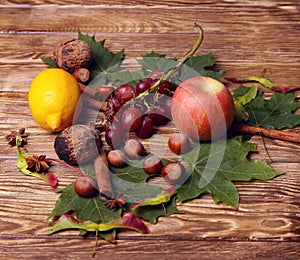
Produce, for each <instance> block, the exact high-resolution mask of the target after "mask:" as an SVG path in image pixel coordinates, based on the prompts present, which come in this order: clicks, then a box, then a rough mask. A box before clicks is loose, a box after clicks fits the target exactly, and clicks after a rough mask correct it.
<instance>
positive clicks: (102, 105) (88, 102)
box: [82, 95, 107, 112]
mask: <svg viewBox="0 0 300 260" xmlns="http://www.w3.org/2000/svg"><path fill="white" fill-rule="evenodd" d="M82 100H83V104H84V105H85V106H87V107H89V108H91V109H94V110H97V111H103V112H105V111H106V108H107V103H106V102H101V101H99V100H96V99H94V98H92V97H89V96H87V95H82Z"/></svg>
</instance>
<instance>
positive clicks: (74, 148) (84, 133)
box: [54, 125, 101, 165]
mask: <svg viewBox="0 0 300 260" xmlns="http://www.w3.org/2000/svg"><path fill="white" fill-rule="evenodd" d="M100 147H101V137H100V131H98V130H92V129H91V128H89V127H88V126H86V125H72V126H69V127H67V128H65V129H64V130H63V131H62V132H61V133H60V134H58V135H57V136H56V138H55V142H54V149H55V152H56V154H57V156H58V158H59V159H61V160H63V161H65V162H66V163H69V164H71V165H77V164H79V163H86V162H88V161H90V160H92V159H94V158H95V157H96V156H97V155H98V154H99V152H98V151H99V149H100Z"/></svg>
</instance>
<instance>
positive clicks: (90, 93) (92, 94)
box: [78, 82, 102, 101]
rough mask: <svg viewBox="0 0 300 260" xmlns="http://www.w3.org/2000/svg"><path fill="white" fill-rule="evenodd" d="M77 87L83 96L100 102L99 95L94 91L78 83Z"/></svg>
mask: <svg viewBox="0 0 300 260" xmlns="http://www.w3.org/2000/svg"><path fill="white" fill-rule="evenodd" d="M78 85H79V87H80V90H81V92H82V93H83V94H86V95H87V96H89V97H92V98H93V99H96V100H99V101H101V100H102V97H101V94H100V93H99V92H98V91H96V90H95V89H92V88H90V87H88V86H85V85H83V84H81V83H80V82H78Z"/></svg>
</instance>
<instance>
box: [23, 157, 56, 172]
mask: <svg viewBox="0 0 300 260" xmlns="http://www.w3.org/2000/svg"><path fill="white" fill-rule="evenodd" d="M25 160H26V162H27V164H28V167H27V170H29V171H31V172H38V173H43V172H46V171H47V170H48V169H49V168H50V163H51V162H52V160H50V159H47V158H46V155H39V156H38V155H36V154H34V155H29V156H27V157H26V158H25Z"/></svg>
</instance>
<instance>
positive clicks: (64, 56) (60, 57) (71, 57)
mask: <svg viewBox="0 0 300 260" xmlns="http://www.w3.org/2000/svg"><path fill="white" fill-rule="evenodd" d="M53 60H54V62H55V64H56V66H57V67H59V68H61V69H64V70H66V71H68V72H69V73H73V72H74V71H75V70H76V69H77V68H88V67H89V66H90V65H91V63H92V60H93V54H92V49H91V47H90V46H89V45H88V44H87V43H86V42H84V41H82V40H78V39H72V40H68V41H64V42H61V43H60V44H59V45H58V46H57V47H56V48H55V50H54V53H53Z"/></svg>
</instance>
